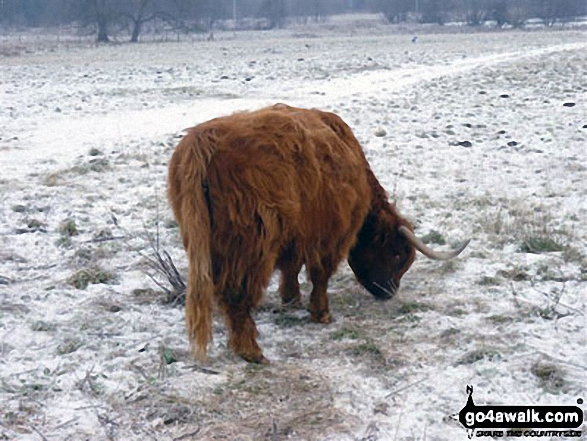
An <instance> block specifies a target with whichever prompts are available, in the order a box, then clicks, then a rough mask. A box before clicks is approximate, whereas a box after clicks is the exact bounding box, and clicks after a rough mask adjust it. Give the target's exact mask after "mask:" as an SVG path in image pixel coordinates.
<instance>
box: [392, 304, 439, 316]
mask: <svg viewBox="0 0 587 441" xmlns="http://www.w3.org/2000/svg"><path fill="white" fill-rule="evenodd" d="M430 309H431V308H430V306H429V305H427V304H426V303H419V302H406V303H404V304H403V305H402V306H400V308H399V310H398V312H399V313H400V314H413V313H415V312H423V311H429V310H430Z"/></svg>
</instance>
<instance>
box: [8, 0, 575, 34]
mask: <svg viewBox="0 0 587 441" xmlns="http://www.w3.org/2000/svg"><path fill="white" fill-rule="evenodd" d="M349 11H369V12H380V13H383V14H384V15H385V17H386V18H387V20H388V21H389V22H391V23H400V22H407V21H410V22H420V23H437V24H441V25H442V24H445V23H447V22H449V21H460V22H465V23H467V24H468V25H471V26H478V25H481V24H484V23H487V22H491V23H493V24H494V25H495V26H498V27H503V26H506V25H509V26H513V27H522V26H524V25H525V24H526V23H527V22H528V20H530V19H538V20H540V21H541V22H542V23H544V25H546V26H553V25H554V24H555V23H557V22H566V21H571V20H574V19H575V18H576V17H580V16H585V15H587V0H0V26H2V27H14V26H20V27H39V26H61V25H68V24H75V25H77V26H80V27H82V28H88V29H91V30H92V31H93V32H95V34H96V38H97V40H98V41H100V42H107V41H109V39H110V38H111V35H112V33H113V32H120V31H121V30H122V31H124V32H126V33H128V35H129V37H130V40H131V41H133V42H136V41H138V40H139V38H140V35H141V32H143V30H144V29H145V27H146V26H147V25H148V24H150V23H153V24H155V23H158V24H164V25H165V26H166V27H167V28H171V29H174V30H176V31H178V32H186V33H189V32H207V31H209V30H211V29H214V27H215V26H216V25H218V24H219V23H222V22H225V21H230V20H233V22H232V23H233V26H235V27H238V26H239V24H240V25H243V23H249V26H251V25H250V23H251V20H250V19H257V21H253V22H252V23H255V24H254V25H253V26H258V27H262V28H273V27H283V26H286V25H287V23H288V22H289V21H292V20H297V21H299V20H303V21H306V20H316V21H320V20H323V19H324V18H325V17H327V16H329V15H332V14H340V13H344V12H349ZM247 20H248V21H247ZM243 26H244V25H243Z"/></svg>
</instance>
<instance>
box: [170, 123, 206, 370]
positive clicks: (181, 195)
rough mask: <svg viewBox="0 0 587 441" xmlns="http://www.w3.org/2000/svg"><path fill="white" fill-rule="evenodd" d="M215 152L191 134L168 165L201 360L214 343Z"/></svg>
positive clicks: (192, 332)
mask: <svg viewBox="0 0 587 441" xmlns="http://www.w3.org/2000/svg"><path fill="white" fill-rule="evenodd" d="M202 141H204V142H203V144H202ZM212 149H213V145H211V143H210V139H202V138H201V137H199V136H198V134H197V133H194V132H193V131H190V132H189V133H188V134H187V135H186V136H185V137H184V138H183V139H182V141H181V142H180V144H179V145H178V146H177V148H176V151H175V152H174V154H173V157H172V158H171V162H170V164H169V199H170V201H171V205H172V207H173V211H174V214H175V218H176V220H177V222H178V224H179V226H180V229H181V235H182V238H183V244H184V247H185V249H186V253H187V256H188V283H187V292H186V303H185V315H186V323H187V331H188V337H189V340H190V345H191V348H192V352H193V353H194V355H196V356H197V357H198V358H200V359H201V360H205V359H206V353H207V348H208V343H209V342H210V341H211V340H212V307H213V304H212V303H213V297H214V282H213V277H212V262H211V255H210V251H211V247H210V238H211V219H210V207H209V199H208V195H207V193H206V192H207V191H208V190H207V168H208V164H209V162H210V158H211V156H212V153H213V151H212Z"/></svg>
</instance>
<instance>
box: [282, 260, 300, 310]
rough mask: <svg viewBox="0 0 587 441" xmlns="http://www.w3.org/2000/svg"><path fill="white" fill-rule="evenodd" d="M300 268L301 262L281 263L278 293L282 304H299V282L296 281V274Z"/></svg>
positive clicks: (296, 305) (295, 305)
mask: <svg viewBox="0 0 587 441" xmlns="http://www.w3.org/2000/svg"><path fill="white" fill-rule="evenodd" d="M301 269H302V264H301V263H298V262H293V261H291V262H286V263H284V264H282V265H281V282H280V283H279V294H281V303H282V304H283V305H286V306H294V307H299V306H301V304H302V295H301V294H300V283H299V282H298V274H299V272H300V270H301Z"/></svg>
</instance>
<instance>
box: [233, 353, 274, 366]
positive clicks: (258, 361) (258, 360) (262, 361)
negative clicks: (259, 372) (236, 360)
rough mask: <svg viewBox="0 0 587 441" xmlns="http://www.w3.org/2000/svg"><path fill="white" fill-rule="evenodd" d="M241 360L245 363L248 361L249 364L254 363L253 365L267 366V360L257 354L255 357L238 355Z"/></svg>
mask: <svg viewBox="0 0 587 441" xmlns="http://www.w3.org/2000/svg"><path fill="white" fill-rule="evenodd" d="M240 356H241V358H242V359H243V360H245V361H248V362H249V363H255V364H265V365H266V364H269V360H268V359H266V358H265V356H264V355H263V354H257V355H244V354H241V355H240Z"/></svg>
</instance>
